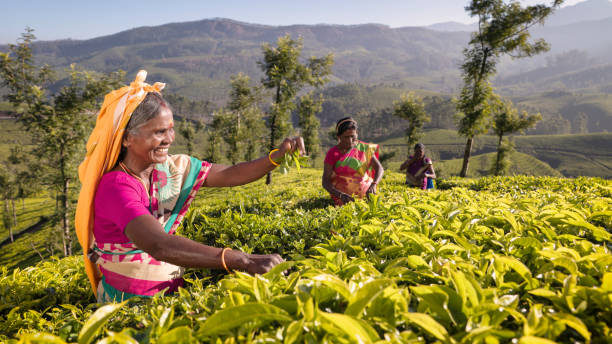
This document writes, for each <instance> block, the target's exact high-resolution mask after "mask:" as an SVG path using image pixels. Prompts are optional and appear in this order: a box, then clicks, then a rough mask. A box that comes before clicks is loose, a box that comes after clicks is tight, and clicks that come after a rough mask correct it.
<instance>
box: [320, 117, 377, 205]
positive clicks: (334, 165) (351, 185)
mask: <svg viewBox="0 0 612 344" xmlns="http://www.w3.org/2000/svg"><path fill="white" fill-rule="evenodd" d="M336 138H337V140H338V144H337V145H335V146H333V147H332V148H331V149H330V150H329V151H327V154H326V155H325V160H324V164H323V188H325V190H327V191H328V192H329V194H330V195H331V198H332V199H333V201H334V203H335V204H336V205H337V206H339V205H343V204H345V203H347V202H351V201H354V200H355V199H354V197H357V198H363V197H365V196H366V195H368V194H376V192H377V189H376V186H377V185H378V183H379V182H380V180H381V179H382V177H383V174H384V169H383V167H382V165H381V163H380V161H378V154H379V153H378V145H377V144H372V143H365V142H362V141H359V140H358V133H357V122H355V120H354V119H352V118H351V117H345V118H342V119H340V120H339V121H338V122H337V123H336Z"/></svg>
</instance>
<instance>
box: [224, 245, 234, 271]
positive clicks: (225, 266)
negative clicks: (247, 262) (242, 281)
mask: <svg viewBox="0 0 612 344" xmlns="http://www.w3.org/2000/svg"><path fill="white" fill-rule="evenodd" d="M227 250H231V248H229V247H226V248H224V249H223V251H221V264H223V267H224V268H225V271H227V272H228V273H230V274H231V273H232V272H231V271H230V269H228V268H227V264H225V251H227Z"/></svg>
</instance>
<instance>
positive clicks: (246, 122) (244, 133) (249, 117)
mask: <svg viewBox="0 0 612 344" xmlns="http://www.w3.org/2000/svg"><path fill="white" fill-rule="evenodd" d="M261 99H262V95H261V89H260V88H259V87H251V86H250V78H249V77H248V76H247V75H245V74H242V73H239V74H238V75H235V76H233V77H232V80H231V91H230V101H229V102H228V105H227V109H228V111H227V112H225V113H224V116H223V121H222V122H223V124H222V125H223V127H224V130H223V140H224V141H225V142H226V143H227V145H228V146H229V148H228V154H227V155H228V158H229V159H230V161H231V162H232V163H233V164H235V163H236V162H238V160H239V159H240V158H244V159H245V160H252V159H254V158H255V155H256V152H257V149H258V147H259V146H260V145H261V139H263V137H264V130H265V128H264V126H263V123H262V121H261V119H262V117H263V115H262V113H261V110H260V109H259V104H260V102H261Z"/></svg>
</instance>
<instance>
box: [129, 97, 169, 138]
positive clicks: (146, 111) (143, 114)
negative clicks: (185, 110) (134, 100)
mask: <svg viewBox="0 0 612 344" xmlns="http://www.w3.org/2000/svg"><path fill="white" fill-rule="evenodd" d="M164 107H166V108H169V109H172V108H171V107H170V104H168V102H167V101H166V100H165V99H164V97H162V95H161V94H160V93H157V92H149V93H147V95H146V96H145V98H144V99H143V100H142V102H140V104H139V105H138V106H137V107H136V109H134V112H132V117H130V120H129V121H128V124H127V126H126V127H125V135H127V134H132V135H134V134H136V133H137V131H138V129H139V128H140V127H142V126H143V125H144V124H145V123H147V122H148V121H150V120H152V119H153V118H155V117H157V115H159V113H160V111H161V109H162V108H164Z"/></svg>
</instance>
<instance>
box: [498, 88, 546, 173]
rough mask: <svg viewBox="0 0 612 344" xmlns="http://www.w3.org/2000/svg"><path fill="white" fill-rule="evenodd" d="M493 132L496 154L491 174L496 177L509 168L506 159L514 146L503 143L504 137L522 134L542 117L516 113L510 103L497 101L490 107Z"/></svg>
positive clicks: (525, 112) (507, 141)
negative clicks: (495, 140)
mask: <svg viewBox="0 0 612 344" xmlns="http://www.w3.org/2000/svg"><path fill="white" fill-rule="evenodd" d="M492 108H493V113H494V115H493V116H494V118H493V132H495V135H497V138H498V141H497V154H496V156H495V161H494V162H493V167H492V169H491V172H492V173H493V174H494V175H496V176H501V175H505V174H507V172H508V168H509V167H510V164H509V162H508V161H507V158H508V156H509V154H510V153H512V151H513V149H514V145H513V144H512V142H510V141H509V140H506V142H504V141H503V138H504V135H508V134H512V133H516V132H523V131H524V130H526V129H529V128H532V127H534V126H535V125H536V123H537V122H538V121H539V120H541V119H542V116H541V115H540V114H539V113H537V114H535V115H529V114H528V113H527V111H523V112H521V114H519V113H518V110H517V109H516V108H515V107H514V106H513V105H512V102H510V101H502V100H497V101H496V102H495V105H494V106H493V107H492Z"/></svg>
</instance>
